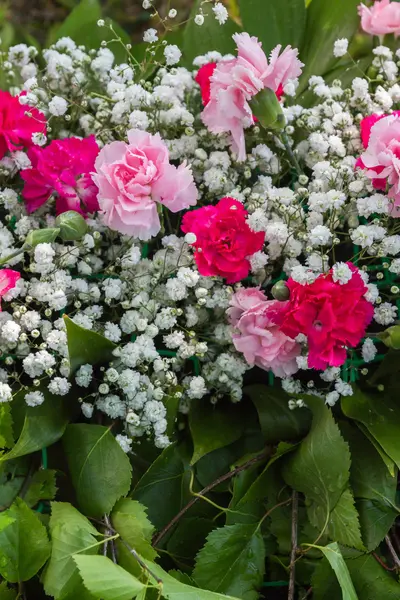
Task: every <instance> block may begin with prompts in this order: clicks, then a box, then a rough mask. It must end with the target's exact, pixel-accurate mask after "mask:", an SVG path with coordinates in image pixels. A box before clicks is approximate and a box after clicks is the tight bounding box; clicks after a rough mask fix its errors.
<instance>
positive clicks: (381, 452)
mask: <svg viewBox="0 0 400 600" xmlns="http://www.w3.org/2000/svg"><path fill="white" fill-rule="evenodd" d="M357 426H358V428H359V430H360V431H362V433H363V434H364V435H365V437H366V438H367V439H368V440H369V441H370V442H371V444H372V445H373V447H374V448H375V450H376V451H377V452H378V454H379V456H380V457H381V459H382V460H383V462H384V463H385V465H386V468H387V470H388V471H389V475H391V476H392V477H394V476H395V473H396V472H397V467H396V464H395V462H394V461H393V460H392V459H391V458H390V456H388V455H387V454H386V452H385V451H384V449H383V448H382V446H381V445H380V444H379V443H378V442H377V441H376V439H375V438H374V436H373V435H371V434H370V432H369V431H368V429H367V428H366V427H365V425H363V424H362V423H360V422H357Z"/></svg>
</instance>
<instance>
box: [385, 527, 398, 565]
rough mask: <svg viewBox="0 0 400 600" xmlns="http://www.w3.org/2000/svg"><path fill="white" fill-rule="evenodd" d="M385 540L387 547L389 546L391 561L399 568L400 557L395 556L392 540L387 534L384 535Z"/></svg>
mask: <svg viewBox="0 0 400 600" xmlns="http://www.w3.org/2000/svg"><path fill="white" fill-rule="evenodd" d="M385 542H386V545H387V547H388V548H389V552H390V555H391V557H392V558H393V562H394V564H395V565H396V568H397V569H399V568H400V559H399V557H398V556H397V553H396V550H395V549H394V548H393V544H392V540H391V539H390V537H389V536H388V535H386V536H385Z"/></svg>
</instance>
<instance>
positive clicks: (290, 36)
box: [239, 0, 306, 55]
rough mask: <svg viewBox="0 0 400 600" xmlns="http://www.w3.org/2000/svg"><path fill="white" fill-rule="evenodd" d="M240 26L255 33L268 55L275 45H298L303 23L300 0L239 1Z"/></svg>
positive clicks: (302, 7) (301, 1)
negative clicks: (272, 0)
mask: <svg viewBox="0 0 400 600" xmlns="http://www.w3.org/2000/svg"><path fill="white" fill-rule="evenodd" d="M239 7H240V16H241V19H242V23H243V29H244V30H245V31H247V32H248V33H250V35H256V36H257V37H258V39H259V40H260V41H261V42H262V44H263V50H264V52H265V53H266V54H267V55H268V54H269V53H270V52H271V50H272V49H273V48H275V46H277V45H278V44H281V45H282V47H283V48H285V46H287V45H288V44H290V45H291V46H292V47H294V48H300V46H301V42H302V40H303V35H304V30H305V26H306V7H305V3H304V0H280V1H279V2H265V0H239Z"/></svg>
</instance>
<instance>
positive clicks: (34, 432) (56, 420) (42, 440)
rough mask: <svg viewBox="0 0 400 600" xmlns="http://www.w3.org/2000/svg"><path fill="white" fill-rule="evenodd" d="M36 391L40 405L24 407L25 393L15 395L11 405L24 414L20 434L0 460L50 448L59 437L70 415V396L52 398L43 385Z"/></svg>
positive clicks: (23, 391)
mask: <svg viewBox="0 0 400 600" xmlns="http://www.w3.org/2000/svg"><path fill="white" fill-rule="evenodd" d="M36 389H38V388H36ZM39 389H40V391H41V392H42V393H43V394H44V397H45V400H44V402H43V404H41V405H40V406H33V407H31V406H26V404H25V402H24V397H25V395H26V393H27V391H26V390H22V391H20V392H18V394H16V396H15V398H14V400H13V403H14V402H15V403H19V404H21V405H23V410H24V412H25V417H24V422H23V426H22V431H21V434H20V436H19V438H18V440H17V442H16V444H15V446H14V447H13V448H12V449H11V450H10V451H9V452H8V453H7V454H4V455H3V456H2V457H1V458H0V461H1V460H11V459H13V458H17V457H19V456H25V455H26V454H31V453H32V452H36V450H41V449H42V448H46V447H47V446H51V445H52V444H54V443H55V442H57V441H58V440H59V439H60V438H61V437H62V435H63V433H64V431H65V428H66V426H67V424H68V422H69V420H70V418H71V414H72V408H73V405H72V403H71V400H72V399H71V394H69V395H68V396H62V397H61V396H54V395H53V394H50V392H49V391H48V390H47V388H46V386H42V387H41V388H39Z"/></svg>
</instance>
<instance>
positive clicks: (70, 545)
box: [43, 502, 99, 600]
mask: <svg viewBox="0 0 400 600" xmlns="http://www.w3.org/2000/svg"><path fill="white" fill-rule="evenodd" d="M51 508H52V513H51V518H50V531H51V541H52V548H51V558H50V561H49V564H48V565H47V568H46V570H45V573H44V581H43V583H44V588H45V591H46V594H47V595H49V596H54V597H55V598H56V599H58V598H60V599H61V598H62V599H63V600H64V599H67V598H68V600H73V599H74V598H80V595H79V594H78V591H80V590H82V587H83V584H82V579H81V577H80V575H79V573H78V569H77V567H76V564H75V562H74V560H73V558H72V557H73V555H74V554H75V553H76V552H78V551H84V552H85V553H86V554H96V553H97V552H98V550H99V547H98V546H94V544H96V542H97V539H96V536H98V535H99V534H98V532H97V530H96V529H95V528H94V527H93V525H92V524H91V523H90V522H89V521H88V520H87V519H86V517H84V516H83V515H82V514H81V513H80V512H79V511H77V510H76V508H74V507H73V506H72V505H71V504H68V503H67V502H52V505H51ZM85 549H87V550H85ZM85 600H86V599H85Z"/></svg>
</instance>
